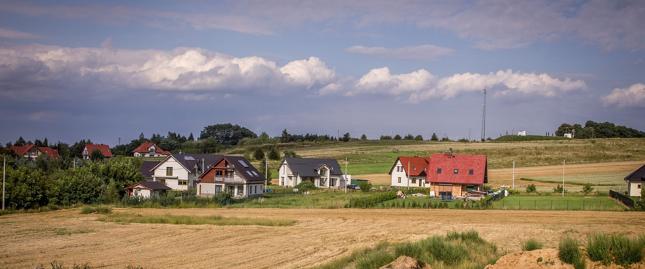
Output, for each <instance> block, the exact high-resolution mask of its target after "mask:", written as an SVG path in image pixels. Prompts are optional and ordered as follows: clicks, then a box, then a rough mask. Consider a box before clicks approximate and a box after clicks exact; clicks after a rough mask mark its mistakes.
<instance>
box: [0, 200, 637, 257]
mask: <svg viewBox="0 0 645 269" xmlns="http://www.w3.org/2000/svg"><path fill="white" fill-rule="evenodd" d="M115 211H116V212H121V211H128V212H133V213H141V214H152V215H158V214H175V215H200V216H208V215H221V216H229V217H232V216H235V217H262V218H274V219H294V220H297V221H298V223H297V224H296V225H295V226H289V227H261V226H211V225H195V226H188V225H168V224H127V225H123V224H116V223H105V222H100V221H96V218H97V216H96V215H81V214H79V210H64V211H57V212H48V213H38V214H15V215H6V216H1V217H0V238H1V240H0V268H34V266H35V265H36V264H38V263H43V264H48V263H50V262H51V261H53V260H58V261H63V262H64V263H65V264H68V265H71V264H72V263H85V262H88V263H90V264H92V265H94V266H104V267H105V268H125V266H126V265H128V264H132V265H142V266H144V267H145V268H301V267H310V266H314V265H319V264H321V263H325V262H328V261H331V260H334V259H335V258H338V257H340V256H342V255H347V254H349V253H351V251H352V250H355V249H358V248H362V247H367V246H372V245H375V244H377V243H378V242H380V241H383V240H388V241H392V242H395V241H402V240H417V239H422V238H425V237H427V236H429V235H432V234H445V233H446V232H447V231H451V230H460V231H461V230H467V229H475V230H477V231H479V233H480V234H481V235H482V237H484V238H485V239H487V240H490V241H492V242H495V243H496V244H497V245H498V246H499V247H500V248H501V249H503V250H507V251H516V250H519V248H520V244H521V242H523V241H524V240H526V239H528V238H538V239H539V240H542V241H543V242H544V243H545V246H546V247H556V246H557V240H559V238H560V237H561V236H562V235H563V234H564V233H568V234H571V235H573V236H577V237H580V238H581V239H582V238H584V237H585V236H586V235H587V234H589V233H592V232H597V231H604V232H625V233H633V232H635V231H641V230H642V227H643V226H644V225H645V213H639V212H573V211H571V212H553V211H551V212H541V211H495V210H485V211H483V210H482V211H467V210H423V209H415V210H412V209H410V210H403V209H398V210H395V209H392V210H388V209H368V210H360V209H115ZM57 229H58V230H60V229H64V230H65V231H70V232H72V234H71V235H68V234H63V235H60V234H57V232H56V231H57Z"/></svg>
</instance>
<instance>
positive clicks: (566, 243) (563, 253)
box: [558, 237, 582, 264]
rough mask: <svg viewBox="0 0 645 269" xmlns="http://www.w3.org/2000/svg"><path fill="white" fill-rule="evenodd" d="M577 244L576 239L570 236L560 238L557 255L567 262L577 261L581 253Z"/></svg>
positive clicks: (573, 262)
mask: <svg viewBox="0 0 645 269" xmlns="http://www.w3.org/2000/svg"><path fill="white" fill-rule="evenodd" d="M578 245H579V243H578V241H577V240H575V239H573V238H571V237H565V238H563V239H561V240H560V244H559V246H558V257H559V258H560V260H561V261H563V262H565V263H568V264H575V263H579V262H580V259H581V258H582V254H581V253H580V249H579V248H578Z"/></svg>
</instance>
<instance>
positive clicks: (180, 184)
mask: <svg viewBox="0 0 645 269" xmlns="http://www.w3.org/2000/svg"><path fill="white" fill-rule="evenodd" d="M177 184H178V185H179V186H186V185H188V180H183V179H180V180H178V181H177Z"/></svg>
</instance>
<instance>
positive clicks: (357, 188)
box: [347, 184, 361, 190]
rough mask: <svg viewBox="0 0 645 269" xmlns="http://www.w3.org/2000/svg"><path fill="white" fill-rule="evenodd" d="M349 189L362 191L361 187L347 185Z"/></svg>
mask: <svg viewBox="0 0 645 269" xmlns="http://www.w3.org/2000/svg"><path fill="white" fill-rule="evenodd" d="M347 189H350V190H360V189H361V186H358V185H354V184H349V185H347Z"/></svg>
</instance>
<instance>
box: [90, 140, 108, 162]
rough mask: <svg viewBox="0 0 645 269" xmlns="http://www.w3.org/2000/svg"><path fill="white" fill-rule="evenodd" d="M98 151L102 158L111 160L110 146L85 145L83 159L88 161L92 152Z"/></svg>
mask: <svg viewBox="0 0 645 269" xmlns="http://www.w3.org/2000/svg"><path fill="white" fill-rule="evenodd" d="M94 151H99V152H100V153H101V155H103V157H104V158H112V151H111V150H110V146H108V145H105V144H86V145H85V148H83V159H85V160H89V159H91V158H92V152H94Z"/></svg>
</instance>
